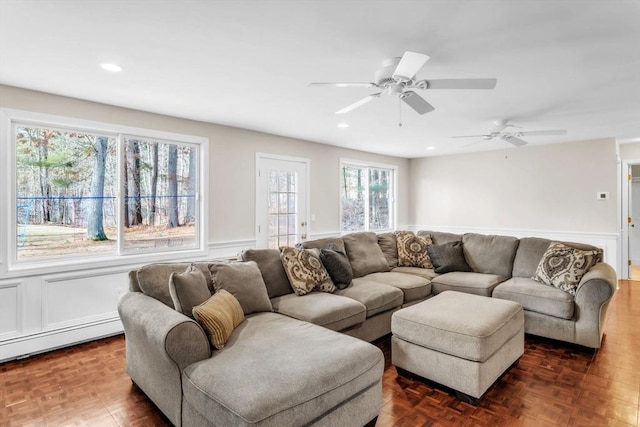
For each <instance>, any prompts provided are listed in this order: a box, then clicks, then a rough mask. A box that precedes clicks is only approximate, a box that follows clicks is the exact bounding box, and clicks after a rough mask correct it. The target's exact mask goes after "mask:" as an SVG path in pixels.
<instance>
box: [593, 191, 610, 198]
mask: <svg viewBox="0 0 640 427" xmlns="http://www.w3.org/2000/svg"><path fill="white" fill-rule="evenodd" d="M596 198H597V199H598V200H609V192H608V191H598V192H597V193H596Z"/></svg>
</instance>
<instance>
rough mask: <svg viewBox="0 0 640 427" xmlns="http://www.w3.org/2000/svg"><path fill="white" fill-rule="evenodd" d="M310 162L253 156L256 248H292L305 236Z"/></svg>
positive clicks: (267, 155) (299, 159)
mask: <svg viewBox="0 0 640 427" xmlns="http://www.w3.org/2000/svg"><path fill="white" fill-rule="evenodd" d="M308 174H309V160H308V159H301V158H293V157H284V156H276V155H272V154H265V153H257V154H256V247H258V248H273V249H277V248H279V247H281V246H293V245H295V244H296V243H298V242H300V241H302V240H305V239H306V238H307V235H308V232H309V230H308V228H309V227H308V224H309V220H308V218H307V212H308V209H307V203H308V199H307V193H308V190H307V186H308V182H309V181H308Z"/></svg>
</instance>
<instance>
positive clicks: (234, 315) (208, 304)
mask: <svg viewBox="0 0 640 427" xmlns="http://www.w3.org/2000/svg"><path fill="white" fill-rule="evenodd" d="M193 316H194V317H195V319H196V321H197V322H198V323H199V324H200V325H201V326H202V327H203V328H204V330H205V332H206V333H207V336H208V337H209V341H210V342H211V344H212V345H213V346H214V347H215V348H217V349H218V350H221V349H223V348H224V346H225V344H226V343H227V340H228V339H229V337H230V336H231V334H232V333H233V331H234V329H235V328H236V327H237V326H238V325H239V324H241V323H242V322H243V321H244V313H243V311H242V307H241V306H240V303H239V302H238V300H237V299H236V297H234V296H233V295H231V294H230V293H229V292H227V291H225V290H224V289H221V290H219V291H218V292H216V293H215V294H213V295H212V296H211V297H209V299H207V300H206V301H205V302H203V303H202V304H200V305H197V306H195V307H193Z"/></svg>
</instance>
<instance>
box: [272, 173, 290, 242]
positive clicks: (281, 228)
mask: <svg viewBox="0 0 640 427" xmlns="http://www.w3.org/2000/svg"><path fill="white" fill-rule="evenodd" d="M269 176H270V183H274V182H275V183H276V184H277V185H275V187H276V190H275V191H270V193H269V213H270V214H271V213H277V214H276V215H269V217H270V219H269V231H268V233H269V234H268V242H269V245H270V246H269V247H272V245H276V246H275V247H278V246H285V245H293V244H295V243H296V241H297V229H296V223H297V197H296V192H295V189H296V186H297V183H296V181H297V175H296V173H294V172H287V171H271V172H270V175H269ZM273 177H277V179H273ZM271 188H274V185H272V186H271ZM274 210H275V212H274Z"/></svg>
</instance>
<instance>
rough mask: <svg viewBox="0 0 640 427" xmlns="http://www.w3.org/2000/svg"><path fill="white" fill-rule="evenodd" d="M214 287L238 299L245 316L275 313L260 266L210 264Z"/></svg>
mask: <svg viewBox="0 0 640 427" xmlns="http://www.w3.org/2000/svg"><path fill="white" fill-rule="evenodd" d="M209 271H210V272H211V277H212V279H213V286H214V288H215V290H216V292H217V291H219V290H220V289H224V290H226V291H227V292H229V293H230V294H231V295H233V296H234V297H236V299H237V300H238V302H239V303H240V306H242V311H244V314H245V315H247V314H251V313H256V312H260V311H273V307H272V306H271V301H270V300H269V295H268V294H267V287H266V286H265V284H264V279H263V278H262V274H260V270H259V269H258V264H256V263H255V262H253V261H248V262H228V263H227V262H214V263H211V264H209Z"/></svg>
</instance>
